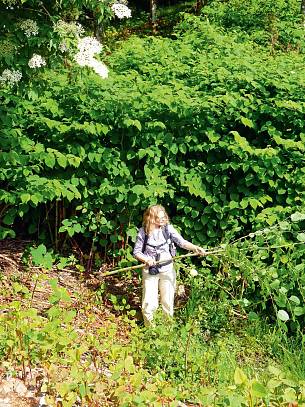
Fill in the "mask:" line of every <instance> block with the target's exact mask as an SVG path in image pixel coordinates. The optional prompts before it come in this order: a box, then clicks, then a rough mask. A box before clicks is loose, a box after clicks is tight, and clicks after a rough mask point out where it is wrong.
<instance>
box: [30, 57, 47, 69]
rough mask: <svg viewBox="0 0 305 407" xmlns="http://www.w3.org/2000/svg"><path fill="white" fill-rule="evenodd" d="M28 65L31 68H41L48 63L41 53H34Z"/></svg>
mask: <svg viewBox="0 0 305 407" xmlns="http://www.w3.org/2000/svg"><path fill="white" fill-rule="evenodd" d="M28 65H29V67H30V68H40V67H42V66H45V65H46V60H45V59H44V58H42V56H41V55H38V54H33V56H32V58H31V59H30V60H29V62H28Z"/></svg>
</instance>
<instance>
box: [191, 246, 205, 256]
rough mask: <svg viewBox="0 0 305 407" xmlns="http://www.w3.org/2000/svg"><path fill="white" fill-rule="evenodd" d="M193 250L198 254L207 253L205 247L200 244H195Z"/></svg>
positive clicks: (203, 254)
mask: <svg viewBox="0 0 305 407" xmlns="http://www.w3.org/2000/svg"><path fill="white" fill-rule="evenodd" d="M194 252H195V253H196V254H199V255H200V256H206V255H207V251H206V250H205V249H203V248H202V247H200V246H196V248H195V250H194Z"/></svg>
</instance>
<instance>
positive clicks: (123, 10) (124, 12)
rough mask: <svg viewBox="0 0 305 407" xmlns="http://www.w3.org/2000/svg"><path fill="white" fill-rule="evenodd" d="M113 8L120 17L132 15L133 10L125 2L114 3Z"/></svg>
mask: <svg viewBox="0 0 305 407" xmlns="http://www.w3.org/2000/svg"><path fill="white" fill-rule="evenodd" d="M111 10H112V11H113V12H114V14H115V15H116V16H117V18H119V19H122V18H130V17H131V10H130V8H129V7H127V6H126V5H125V4H122V3H113V4H112V6H111Z"/></svg>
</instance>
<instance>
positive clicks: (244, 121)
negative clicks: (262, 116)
mask: <svg viewBox="0 0 305 407" xmlns="http://www.w3.org/2000/svg"><path fill="white" fill-rule="evenodd" d="M240 120H241V122H242V124H243V125H244V126H246V127H250V128H253V127H254V123H253V121H252V120H251V119H248V118H247V117H243V116H241V118H240Z"/></svg>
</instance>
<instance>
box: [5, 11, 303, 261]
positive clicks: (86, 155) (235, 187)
mask: <svg viewBox="0 0 305 407" xmlns="http://www.w3.org/2000/svg"><path fill="white" fill-rule="evenodd" d="M106 63H107V65H108V66H109V68H110V74H109V78H108V79H107V80H102V79H100V78H99V77H98V76H97V75H95V74H94V73H93V72H92V71H90V70H89V69H88V71H87V72H85V71H83V72H82V73H80V72H79V71H78V70H77V69H76V68H74V67H73V66H72V67H68V68H66V69H64V68H61V69H58V70H56V71H55V70H53V71H51V70H48V69H44V70H43V71H41V72H40V73H39V75H38V76H37V77H36V78H34V79H33V81H32V83H31V86H28V87H26V88H24V89H21V88H19V89H16V88H15V90H14V91H11V92H10V93H8V92H4V91H3V92H2V93H1V104H2V109H1V110H2V111H1V116H0V119H1V128H2V134H1V148H2V152H1V156H0V160H1V161H0V162H1V164H0V179H1V192H0V202H1V216H2V226H1V235H2V237H5V236H13V235H14V234H15V233H17V234H18V233H19V232H20V231H21V230H22V228H23V230H25V227H26V228H27V231H26V233H32V234H34V235H33V236H34V237H35V236H39V237H40V238H46V237H47V236H48V237H49V238H50V237H51V238H52V240H53V241H54V242H55V243H56V246H57V247H59V245H60V244H63V242H64V239H65V238H66V236H73V235H74V234H75V233H76V234H81V235H83V236H85V237H90V238H93V239H94V242H95V243H96V244H100V245H102V246H105V250H107V248H108V249H111V250H112V253H113V254H118V253H122V252H120V250H122V249H124V248H126V247H127V246H128V243H129V242H130V240H129V242H128V239H130V237H131V238H133V237H134V235H135V233H136V226H137V225H139V223H140V215H141V213H142V210H143V209H144V208H145V207H146V206H147V205H149V204H151V203H155V202H160V203H163V204H164V205H165V206H166V207H167V208H168V209H169V213H170V214H171V215H172V217H173V221H174V223H175V224H177V225H178V226H179V227H181V228H182V229H183V232H184V234H185V236H188V238H189V239H190V240H193V241H195V242H198V243H200V244H214V243H215V242H219V241H221V240H223V239H226V238H228V237H230V236H232V235H236V234H238V235H240V234H243V233H246V232H247V231H249V230H254V229H255V228H256V227H260V226H261V225H262V224H265V223H266V222H267V224H268V225H272V224H273V223H274V222H275V221H276V220H277V219H281V218H283V217H284V216H286V215H287V214H289V213H291V212H292V211H295V210H296V209H298V210H300V208H301V206H302V202H303V199H304V184H305V174H304V172H305V167H304V149H305V144H304V142H305V133H304V111H305V105H304V100H305V88H304V69H303V67H304V56H303V55H302V54H299V53H295V52H291V53H279V54H277V55H270V53H268V52H267V51H266V50H264V49H263V48H262V47H259V46H258V45H256V44H254V43H252V42H250V41H249V42H242V41H240V39H239V37H238V35H236V34H224V33H223V32H221V30H219V29H217V30H216V29H215V28H213V26H211V25H209V24H208V23H207V22H205V21H204V20H203V19H200V18H199V17H190V16H189V17H185V19H184V21H183V22H182V23H181V24H180V26H179V27H178V29H177V31H176V39H175V40H172V39H162V38H144V39H139V38H137V37H132V38H130V39H129V40H128V41H126V42H124V43H122V45H121V48H120V49H118V50H117V51H116V52H114V53H113V55H111V56H109V57H108V60H107V61H106ZM21 226H22V228H21ZM110 244H111V245H110ZM126 245H127V246H126Z"/></svg>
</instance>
